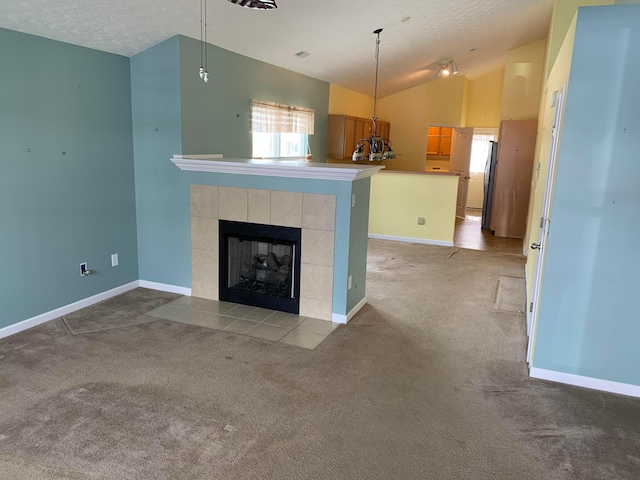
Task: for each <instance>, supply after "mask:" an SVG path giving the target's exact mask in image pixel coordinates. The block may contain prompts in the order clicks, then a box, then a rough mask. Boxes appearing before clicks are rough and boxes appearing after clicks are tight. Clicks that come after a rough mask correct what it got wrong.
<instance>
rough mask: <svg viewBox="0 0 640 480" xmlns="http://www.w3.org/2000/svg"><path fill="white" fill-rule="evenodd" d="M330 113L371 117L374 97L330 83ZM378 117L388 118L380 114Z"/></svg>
mask: <svg viewBox="0 0 640 480" xmlns="http://www.w3.org/2000/svg"><path fill="white" fill-rule="evenodd" d="M329 114H336V115H353V116H354V117H364V118H371V116H372V115H373V97H370V96H369V95H363V94H362V93H358V92H354V91H353V90H348V89H346V88H342V87H339V86H338V85H334V84H333V83H332V84H330V85H329ZM378 117H380V119H381V120H386V119H385V118H383V117H381V116H380V115H378Z"/></svg>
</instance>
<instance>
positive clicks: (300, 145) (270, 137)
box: [252, 132, 308, 158]
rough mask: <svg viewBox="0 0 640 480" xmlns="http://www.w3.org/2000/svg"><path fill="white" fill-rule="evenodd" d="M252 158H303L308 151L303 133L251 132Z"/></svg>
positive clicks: (305, 135) (306, 140)
mask: <svg viewBox="0 0 640 480" xmlns="http://www.w3.org/2000/svg"><path fill="white" fill-rule="evenodd" d="M252 135H253V152H252V157H253V158H294V157H304V156H305V155H306V154H307V150H308V136H307V134H305V133H262V132H253V134H252Z"/></svg>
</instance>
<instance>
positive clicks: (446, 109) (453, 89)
mask: <svg viewBox="0 0 640 480" xmlns="http://www.w3.org/2000/svg"><path fill="white" fill-rule="evenodd" d="M468 88H469V80H468V79H467V77H464V76H460V75H454V76H451V77H449V78H441V79H439V80H436V81H433V82H429V83H427V84H426V94H427V110H426V115H427V117H426V121H427V125H446V126H449V127H464V116H465V114H464V107H465V104H466V98H465V93H467V92H468ZM425 132H426V130H425ZM425 135H426V133H425ZM424 151H425V152H426V144H425V150H424Z"/></svg>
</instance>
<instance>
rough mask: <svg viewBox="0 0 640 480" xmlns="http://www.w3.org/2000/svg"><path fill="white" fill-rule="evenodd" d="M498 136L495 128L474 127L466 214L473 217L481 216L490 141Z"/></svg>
mask: <svg viewBox="0 0 640 480" xmlns="http://www.w3.org/2000/svg"><path fill="white" fill-rule="evenodd" d="M497 138H498V129H497V128H474V129H473V143H472V144H471V164H470V166H469V177H470V178H469V194H468V196H467V214H468V215H469V216H473V217H481V216H482V205H483V202H484V188H485V182H484V175H485V167H486V165H487V161H488V159H489V154H490V151H491V150H490V146H491V143H490V142H492V141H496V140H497Z"/></svg>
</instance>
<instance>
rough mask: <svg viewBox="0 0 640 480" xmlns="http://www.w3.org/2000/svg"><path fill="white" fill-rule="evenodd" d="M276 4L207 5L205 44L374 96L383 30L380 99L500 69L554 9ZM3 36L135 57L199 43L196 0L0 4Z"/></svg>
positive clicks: (537, 4)
mask: <svg viewBox="0 0 640 480" xmlns="http://www.w3.org/2000/svg"><path fill="white" fill-rule="evenodd" d="M203 1H204V0H203ZM276 1H277V4H278V8H277V9H276V10H268V11H265V10H251V9H247V8H242V7H240V6H238V5H234V4H232V3H230V2H228V1H227V0H206V5H207V25H208V28H207V38H208V41H209V43H212V44H214V45H217V46H219V47H222V48H225V49H227V50H231V51H233V52H236V53H239V54H242V55H246V56H249V57H252V58H255V59H258V60H262V61H264V62H267V63H270V64H273V65H277V66H279V67H283V68H286V69H289V70H293V71H295V72H299V73H303V74H305V75H309V76H312V77H315V78H318V79H321V80H324V81H327V82H331V83H335V84H337V85H340V86H342V87H345V88H348V89H351V90H355V91H358V92H361V93H365V94H368V95H372V94H373V75H374V71H375V61H374V52H375V35H374V34H373V33H372V32H373V30H375V29H376V28H383V29H384V31H383V32H382V34H381V44H380V86H379V94H380V96H386V95H390V94H393V93H396V92H398V91H401V90H405V89H407V88H411V87H413V86H416V85H419V84H421V83H425V82H427V81H431V80H435V78H436V77H435V73H436V71H437V69H438V65H439V63H440V62H441V61H443V60H449V59H453V60H455V61H456V63H457V65H458V68H459V70H460V73H461V74H463V75H466V76H467V77H469V78H475V77H478V76H481V75H483V74H485V73H489V72H491V71H494V70H496V69H498V68H500V67H501V66H502V65H503V64H504V57H505V54H506V52H508V51H509V50H511V49H513V48H516V47H519V46H522V45H526V44H528V43H531V42H534V41H536V40H539V39H541V38H544V37H545V36H546V34H547V30H548V28H549V23H550V20H551V15H552V10H553V3H554V0H447V1H444V0H276ZM407 17H409V18H408V19H407ZM403 19H404V21H403ZM0 27H4V28H8V29H11V30H18V31H21V32H25V33H30V34H34V35H39V36H42V37H46V38H51V39H55V40H61V41H64V42H68V43H73V44H76V45H82V46H85V47H90V48H95V49H98V50H103V51H107V52H112V53H117V54H120V55H125V56H132V55H135V54H136V53H139V52H141V51H143V50H145V49H147V48H149V47H151V46H153V45H155V44H157V43H159V42H161V41H163V40H165V39H167V38H169V37H172V36H174V35H176V34H182V35H187V36H189V37H193V38H196V39H199V38H200V0H135V1H132V0H92V1H87V0H3V1H2V2H1V3H0ZM301 50H304V51H306V52H309V53H310V54H311V55H309V56H308V57H306V58H299V57H297V56H296V55H295V53H297V52H299V51H301ZM209 70H210V71H213V70H214V69H211V68H210V69H209Z"/></svg>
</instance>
